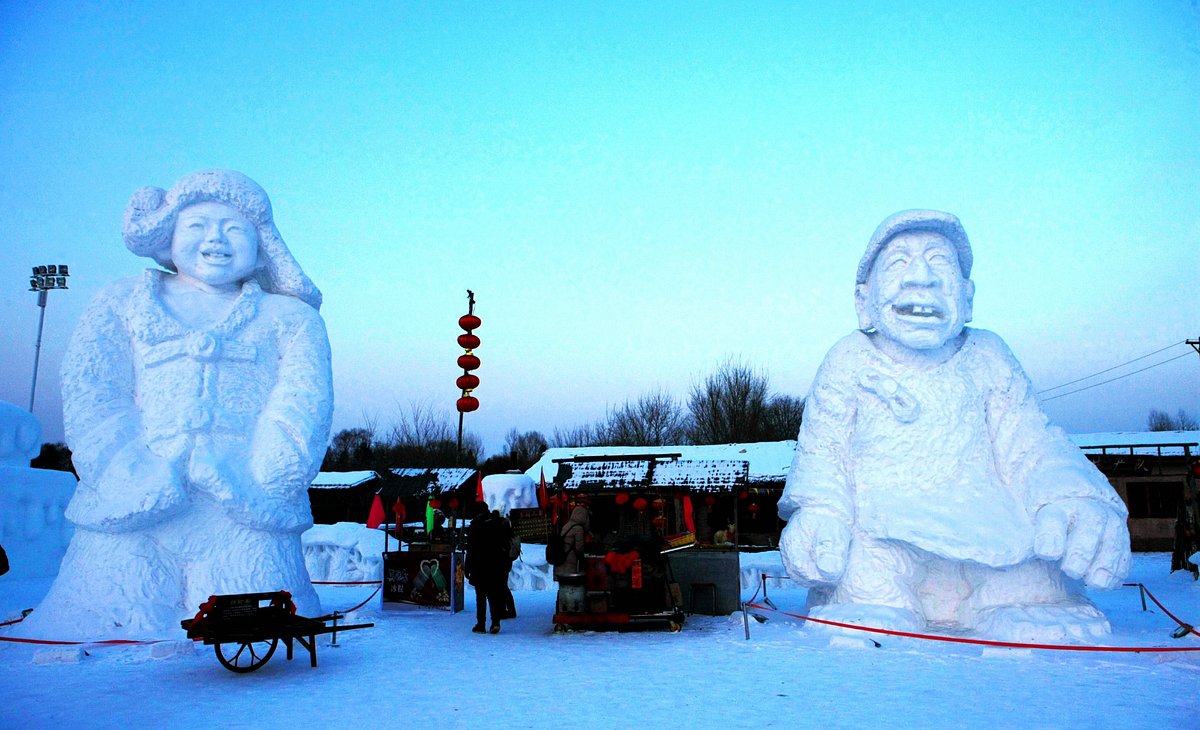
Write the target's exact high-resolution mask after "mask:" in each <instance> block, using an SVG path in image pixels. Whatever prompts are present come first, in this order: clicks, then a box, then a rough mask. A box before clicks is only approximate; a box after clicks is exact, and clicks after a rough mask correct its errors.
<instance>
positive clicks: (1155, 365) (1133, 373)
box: [1042, 343, 1192, 403]
mask: <svg viewBox="0 0 1200 730" xmlns="http://www.w3.org/2000/svg"><path fill="white" fill-rule="evenodd" d="M1177 344H1178V343H1177ZM1159 352H1162V350H1159ZM1191 354H1192V353H1190V352H1185V353H1183V354H1182V355H1176V356H1175V357H1172V358H1169V359H1166V360H1163V361H1162V362H1157V363H1154V364H1153V365H1147V366H1146V367H1144V368H1141V369H1140V370H1134V371H1133V372H1132V373H1125V374H1124V375H1118V376H1117V377H1115V378H1109V379H1108V380H1101V381H1100V382H1099V383H1092V384H1091V385H1085V386H1083V387H1082V388H1076V389H1075V390H1068V391H1067V392H1066V393H1059V394H1058V395H1052V396H1050V397H1049V398H1043V399H1042V402H1043V403H1044V402H1046V401H1048V400H1054V399H1055V398H1062V397H1063V396H1067V395H1071V394H1072V393H1078V392H1080V391H1084V390H1090V389H1092V388H1095V387H1097V386H1100V385H1104V384H1105V383H1111V382H1113V381H1114V380H1120V379H1122V378H1128V377H1129V376H1130V375H1137V374H1138V373H1142V372H1145V371H1147V370H1151V369H1153V368H1156V367H1158V366H1159V365H1166V364H1167V363H1169V362H1174V361H1175V360H1178V359H1179V358H1181V357H1188V356H1190V355H1191ZM1138 359H1139V360H1140V359H1142V358H1138ZM1130 362H1134V361H1133V360H1130ZM1125 364H1126V365H1128V364H1129V363H1125ZM1118 367H1120V366H1118ZM1111 369H1112V368H1109V370H1111ZM1100 372H1107V371H1104V370H1102V371H1100ZM1099 374H1100V373H1097V375H1099ZM1088 377H1093V376H1090V375H1089V376H1088ZM1084 380H1087V378H1084ZM1075 382H1077V383H1078V382H1079V381H1078V380H1076V381H1075ZM1064 385H1065V383H1064ZM1058 387H1060V388H1061V387H1062V386H1061V385H1060V386H1058ZM1043 392H1044V391H1043Z"/></svg>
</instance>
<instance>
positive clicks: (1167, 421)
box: [1146, 408, 1200, 431]
mask: <svg viewBox="0 0 1200 730" xmlns="http://www.w3.org/2000/svg"><path fill="white" fill-rule="evenodd" d="M1146 428H1148V429H1149V430H1151V431H1200V424H1198V423H1197V422H1196V419H1195V418H1193V417H1192V416H1191V414H1189V413H1188V412H1187V411H1185V410H1183V409H1182V408H1180V409H1179V413H1177V414H1175V416H1174V417H1172V416H1171V414H1170V413H1167V412H1166V411H1160V410H1157V409H1154V408H1152V409H1150V415H1149V416H1148V417H1147V418H1146Z"/></svg>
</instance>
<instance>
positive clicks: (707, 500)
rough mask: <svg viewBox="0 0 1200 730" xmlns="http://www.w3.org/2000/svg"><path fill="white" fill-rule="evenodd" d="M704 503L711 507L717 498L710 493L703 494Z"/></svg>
mask: <svg viewBox="0 0 1200 730" xmlns="http://www.w3.org/2000/svg"><path fill="white" fill-rule="evenodd" d="M704 503H705V504H707V505H708V506H709V507H711V506H713V505H714V504H716V503H717V498H716V497H714V496H712V495H711V494H708V495H705V497H704Z"/></svg>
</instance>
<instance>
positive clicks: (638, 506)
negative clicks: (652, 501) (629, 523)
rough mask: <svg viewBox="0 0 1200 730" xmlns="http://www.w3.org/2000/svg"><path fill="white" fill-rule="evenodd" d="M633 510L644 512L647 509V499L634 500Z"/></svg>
mask: <svg viewBox="0 0 1200 730" xmlns="http://www.w3.org/2000/svg"><path fill="white" fill-rule="evenodd" d="M633 508H634V509H635V510H637V511H638V512H641V511H642V510H644V509H646V500H645V498H644V497H638V498H637V499H635V500H633Z"/></svg>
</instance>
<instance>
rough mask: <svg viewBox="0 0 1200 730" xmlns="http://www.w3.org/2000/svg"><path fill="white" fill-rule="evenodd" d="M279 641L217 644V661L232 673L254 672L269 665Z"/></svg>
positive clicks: (215, 646)
mask: <svg viewBox="0 0 1200 730" xmlns="http://www.w3.org/2000/svg"><path fill="white" fill-rule="evenodd" d="M278 644H279V639H271V640H269V641H267V640H264V641H246V642H239V641H233V642H229V643H227V644H215V645H214V646H213V649H214V650H215V651H216V652H217V661H219V662H221V666H223V667H225V668H226V669H228V670H229V671H231V672H253V671H254V670H255V669H258V668H259V667H261V666H262V665H264V664H266V663H267V660H268V659H270V658H271V655H272V654H274V653H275V647H276V646H278Z"/></svg>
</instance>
